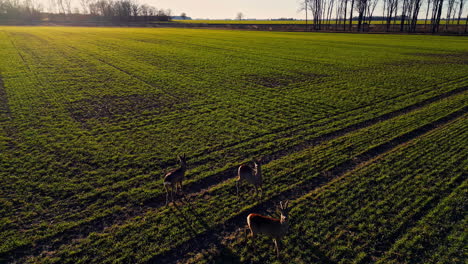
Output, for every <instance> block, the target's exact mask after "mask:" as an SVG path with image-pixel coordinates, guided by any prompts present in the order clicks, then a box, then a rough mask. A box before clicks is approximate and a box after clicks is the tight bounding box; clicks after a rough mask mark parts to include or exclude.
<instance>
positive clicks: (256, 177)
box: [236, 161, 263, 196]
mask: <svg viewBox="0 0 468 264" xmlns="http://www.w3.org/2000/svg"><path fill="white" fill-rule="evenodd" d="M242 180H245V181H247V182H248V183H250V184H252V185H253V186H254V187H255V195H257V194H258V189H260V190H261V191H262V196H263V188H262V184H263V180H262V167H261V165H260V161H257V162H256V161H254V168H252V167H250V166H249V165H245V164H243V165H240V166H239V169H238V170H237V181H236V189H237V196H239V183H240V182H241V181H242Z"/></svg>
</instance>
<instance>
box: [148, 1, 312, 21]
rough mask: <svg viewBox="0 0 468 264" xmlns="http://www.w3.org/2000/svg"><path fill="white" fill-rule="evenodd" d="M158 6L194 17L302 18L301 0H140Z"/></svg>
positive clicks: (175, 13) (174, 13)
mask: <svg viewBox="0 0 468 264" xmlns="http://www.w3.org/2000/svg"><path fill="white" fill-rule="evenodd" d="M140 1H145V2H146V3H148V4H150V5H152V6H155V7H157V8H164V9H166V8H170V9H171V10H172V12H173V15H180V13H182V12H185V13H187V16H190V17H192V18H210V19H216V18H222V19H224V18H232V19H234V18H235V17H236V14H237V13H239V12H242V13H243V14H244V17H245V18H257V19H268V18H280V17H288V18H289V17H293V18H302V14H303V12H302V13H300V12H297V10H298V9H299V0H140Z"/></svg>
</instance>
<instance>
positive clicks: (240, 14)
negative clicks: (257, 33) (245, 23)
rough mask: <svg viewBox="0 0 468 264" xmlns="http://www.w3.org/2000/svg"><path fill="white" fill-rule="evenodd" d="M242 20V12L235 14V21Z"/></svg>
mask: <svg viewBox="0 0 468 264" xmlns="http://www.w3.org/2000/svg"><path fill="white" fill-rule="evenodd" d="M243 18H244V14H242V12H239V13H237V16H236V19H237V20H242V19H243Z"/></svg>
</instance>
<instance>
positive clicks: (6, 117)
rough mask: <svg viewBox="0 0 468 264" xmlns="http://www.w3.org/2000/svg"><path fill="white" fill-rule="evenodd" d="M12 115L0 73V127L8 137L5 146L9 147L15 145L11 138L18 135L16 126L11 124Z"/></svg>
mask: <svg viewBox="0 0 468 264" xmlns="http://www.w3.org/2000/svg"><path fill="white" fill-rule="evenodd" d="M12 120H13V115H12V112H11V109H10V103H9V100H8V94H7V91H6V88H5V84H4V82H3V78H2V76H1V75H0V124H2V129H3V131H4V132H5V134H6V136H7V137H9V138H10V140H8V141H7V146H9V147H10V148H14V147H15V143H14V141H15V140H13V139H15V138H16V137H17V135H18V131H17V128H16V127H15V126H14V125H13V122H11V121H12Z"/></svg>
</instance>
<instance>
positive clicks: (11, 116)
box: [0, 27, 468, 263]
mask: <svg viewBox="0 0 468 264" xmlns="http://www.w3.org/2000/svg"><path fill="white" fill-rule="evenodd" d="M467 44H468V39H467V38H464V37H445V36H418V35H361V34H326V33H313V34H311V33H284V32H283V33H280V32H249V31H223V30H198V29H193V30H191V29H136V28H66V27H0V124H1V126H0V180H1V181H2V185H1V188H0V241H3V243H0V262H16V263H111V262H112V263H175V262H177V261H179V262H180V263H239V262H240V263H270V262H278V263H374V262H379V263H463V260H464V259H466V252H465V246H466V244H467V242H468V241H467V237H466V232H465V230H466V224H467V216H466V213H465V212H466V211H467V210H466V209H467V204H466V199H467V197H466V194H467V190H466V189H467V183H468V181H467V179H466V175H467V174H466V169H467V167H468V152H467V151H466V142H467V141H468V132H467V131H468V130H467V128H468V122H467V120H466V116H467V115H466V112H467V103H468V96H467V95H468V92H467V87H468V75H467V72H468V45H467ZM181 153H186V154H187V157H188V166H189V170H188V179H187V180H186V181H185V182H184V190H185V192H186V197H185V199H182V198H180V197H179V198H180V199H179V200H178V201H177V202H176V203H175V204H173V205H170V206H167V207H165V206H164V205H165V191H164V189H163V186H162V178H161V177H162V175H163V174H164V172H165V171H167V170H168V169H170V168H174V167H176V166H177V160H176V156H177V154H181ZM252 158H261V159H262V160H263V163H264V165H263V174H264V176H263V178H264V181H265V183H264V190H265V193H264V196H263V197H262V199H257V198H253V197H252V196H251V195H249V194H247V190H250V188H251V187H250V186H247V185H246V184H244V185H243V186H242V188H241V189H242V191H243V194H242V196H241V198H238V197H237V196H236V187H235V175H236V168H237V166H238V165H239V164H241V163H243V162H247V161H250V160H251V159H252ZM251 194H252V193H251ZM286 199H288V200H290V203H291V204H292V205H293V208H292V210H291V212H290V230H289V233H288V235H287V236H286V238H285V239H284V240H283V241H281V244H280V248H281V253H282V258H281V259H280V260H277V259H276V255H275V254H274V248H273V243H272V242H271V240H270V239H268V238H265V237H259V238H257V239H256V240H255V241H252V240H251V239H246V238H245V232H244V231H245V227H246V220H245V217H246V215H247V214H249V213H252V212H255V213H262V214H267V215H271V216H277V214H276V213H275V205H277V204H278V202H279V201H280V200H286Z"/></svg>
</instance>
